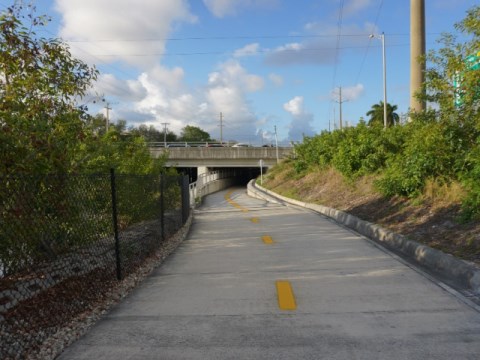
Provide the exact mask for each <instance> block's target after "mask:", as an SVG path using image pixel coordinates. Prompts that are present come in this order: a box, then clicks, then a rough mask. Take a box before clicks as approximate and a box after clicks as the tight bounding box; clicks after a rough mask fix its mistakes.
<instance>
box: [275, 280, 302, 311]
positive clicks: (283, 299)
mask: <svg viewBox="0 0 480 360" xmlns="http://www.w3.org/2000/svg"><path fill="white" fill-rule="evenodd" d="M275 284H276V286H277V296H278V307H279V308H280V309H281V310H295V309H296V308H297V304H296V302H295V295H294V294H293V289H292V285H290V281H285V280H278V281H276V283H275Z"/></svg>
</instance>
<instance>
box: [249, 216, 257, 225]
mask: <svg viewBox="0 0 480 360" xmlns="http://www.w3.org/2000/svg"><path fill="white" fill-rule="evenodd" d="M250 221H251V222H252V223H254V224H258V221H259V220H258V218H256V217H253V218H251V219H250Z"/></svg>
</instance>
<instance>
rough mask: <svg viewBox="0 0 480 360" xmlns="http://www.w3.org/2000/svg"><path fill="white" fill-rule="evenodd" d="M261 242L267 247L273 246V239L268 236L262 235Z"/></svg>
mask: <svg viewBox="0 0 480 360" xmlns="http://www.w3.org/2000/svg"><path fill="white" fill-rule="evenodd" d="M262 240H263V242H264V243H265V244H267V245H272V244H273V239H272V237H271V236H270V235H264V236H262Z"/></svg>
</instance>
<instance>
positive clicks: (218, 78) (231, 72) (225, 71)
mask: <svg viewBox="0 0 480 360" xmlns="http://www.w3.org/2000/svg"><path fill="white" fill-rule="evenodd" d="M208 82H209V84H210V85H212V86H218V85H226V84H232V83H234V84H236V86H238V87H240V88H241V89H242V90H243V91H246V92H255V91H259V90H261V89H262V88H263V87H264V83H265V82H264V80H263V78H262V77H260V76H258V75H253V74H248V72H247V71H246V70H245V68H243V67H242V66H241V65H240V63H239V62H238V61H236V60H229V61H227V62H225V63H223V64H221V65H220V67H219V71H216V72H213V73H210V75H209V79H208Z"/></svg>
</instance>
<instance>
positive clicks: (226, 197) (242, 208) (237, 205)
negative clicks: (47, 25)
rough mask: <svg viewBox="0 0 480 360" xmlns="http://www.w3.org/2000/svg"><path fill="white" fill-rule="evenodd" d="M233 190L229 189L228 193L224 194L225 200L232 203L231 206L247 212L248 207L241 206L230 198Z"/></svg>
mask: <svg viewBox="0 0 480 360" xmlns="http://www.w3.org/2000/svg"><path fill="white" fill-rule="evenodd" d="M232 193H233V191H229V192H228V193H226V194H225V200H227V202H228V203H229V204H230V205H232V206H233V207H235V208H237V209H239V210H241V211H243V212H248V209H247V208H244V207H243V206H241V205H239V204H237V203H236V202H235V201H233V200H232V199H230V195H232Z"/></svg>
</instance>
